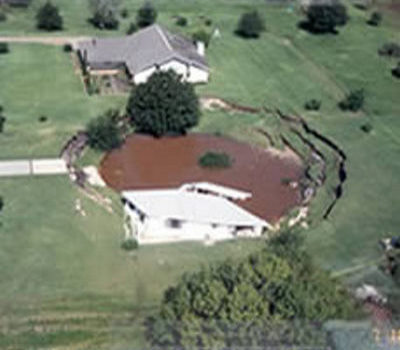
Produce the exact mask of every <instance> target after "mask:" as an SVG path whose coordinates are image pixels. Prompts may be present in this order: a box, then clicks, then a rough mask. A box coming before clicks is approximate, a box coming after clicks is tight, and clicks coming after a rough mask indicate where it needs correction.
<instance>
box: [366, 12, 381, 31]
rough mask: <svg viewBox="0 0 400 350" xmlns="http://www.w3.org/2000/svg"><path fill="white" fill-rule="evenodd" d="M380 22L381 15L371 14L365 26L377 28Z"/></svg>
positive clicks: (377, 13) (378, 13)
mask: <svg viewBox="0 0 400 350" xmlns="http://www.w3.org/2000/svg"><path fill="white" fill-rule="evenodd" d="M381 22H382V14H381V13H380V12H376V11H375V12H372V14H371V17H370V18H369V20H368V21H367V24H369V25H370V26H374V27H377V26H379V25H380V24H381Z"/></svg>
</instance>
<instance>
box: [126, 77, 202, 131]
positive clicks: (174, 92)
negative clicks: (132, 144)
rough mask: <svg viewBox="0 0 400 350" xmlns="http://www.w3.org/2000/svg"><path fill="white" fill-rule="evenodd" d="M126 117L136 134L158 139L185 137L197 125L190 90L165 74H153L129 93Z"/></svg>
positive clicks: (195, 101) (196, 106)
mask: <svg viewBox="0 0 400 350" xmlns="http://www.w3.org/2000/svg"><path fill="white" fill-rule="evenodd" d="M127 114H128V116H129V118H130V120H131V123H132V124H133V125H134V127H135V128H136V131H138V132H143V133H147V134H151V135H153V136H156V137H160V136H163V135H165V134H179V135H181V134H185V133H186V131H187V130H188V129H190V128H191V127H193V126H195V125H197V123H198V121H199V117H200V109H199V101H198V98H197V96H196V94H195V91H194V88H193V86H192V85H191V84H189V83H187V82H183V81H182V78H181V76H179V75H177V74H176V73H175V72H174V71H172V70H169V71H167V72H164V71H159V72H156V73H154V74H153V75H152V76H151V77H150V78H149V80H148V81H147V82H146V83H144V84H139V85H138V86H137V87H136V88H134V89H133V90H132V93H131V96H130V98H129V101H128V106H127Z"/></svg>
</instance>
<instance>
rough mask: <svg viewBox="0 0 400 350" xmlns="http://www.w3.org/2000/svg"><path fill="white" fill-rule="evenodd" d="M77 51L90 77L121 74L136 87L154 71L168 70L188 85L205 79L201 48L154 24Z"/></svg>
mask: <svg viewBox="0 0 400 350" xmlns="http://www.w3.org/2000/svg"><path fill="white" fill-rule="evenodd" d="M77 50H78V54H79V56H80V59H81V61H82V63H83V64H84V65H85V67H86V69H87V71H88V72H89V74H91V75H113V74H118V73H119V72H120V71H122V70H124V71H126V72H127V73H128V75H129V76H130V78H131V79H132V80H133V81H134V82H135V83H136V84H140V83H144V82H146V81H147V79H148V78H149V77H150V76H151V75H152V74H153V73H154V72H155V71H157V70H169V69H172V70H174V71H175V72H176V73H178V74H180V75H181V76H182V78H183V79H184V80H185V81H188V82H191V83H206V82H207V81H208V78H209V68H208V65H207V62H206V59H205V57H204V54H205V46H204V44H203V43H200V42H197V43H195V42H193V41H192V40H189V39H187V38H185V37H183V36H181V35H178V34H173V33H171V32H169V31H168V30H166V29H165V28H163V27H161V26H160V25H158V24H154V25H152V26H149V27H147V28H145V29H142V30H140V31H139V32H137V33H134V34H132V35H129V36H126V37H123V38H104V39H96V38H94V39H91V40H88V41H83V42H80V43H79V44H78V47H77Z"/></svg>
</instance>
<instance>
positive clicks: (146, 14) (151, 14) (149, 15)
mask: <svg viewBox="0 0 400 350" xmlns="http://www.w3.org/2000/svg"><path fill="white" fill-rule="evenodd" d="M156 19H157V10H156V9H155V7H154V6H153V5H152V4H151V3H150V2H146V3H144V5H143V6H142V7H141V8H140V9H139V10H138V12H137V16H136V23H137V25H138V26H139V27H140V28H144V27H147V26H149V25H152V24H153V23H155V21H156Z"/></svg>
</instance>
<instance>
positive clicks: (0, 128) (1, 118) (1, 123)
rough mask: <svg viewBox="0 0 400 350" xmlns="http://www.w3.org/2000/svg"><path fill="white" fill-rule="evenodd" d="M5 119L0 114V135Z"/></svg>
mask: <svg viewBox="0 0 400 350" xmlns="http://www.w3.org/2000/svg"><path fill="white" fill-rule="evenodd" d="M6 120H7V118H6V117H5V116H4V115H2V114H0V133H2V132H3V131H4V124H5V123H6Z"/></svg>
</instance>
